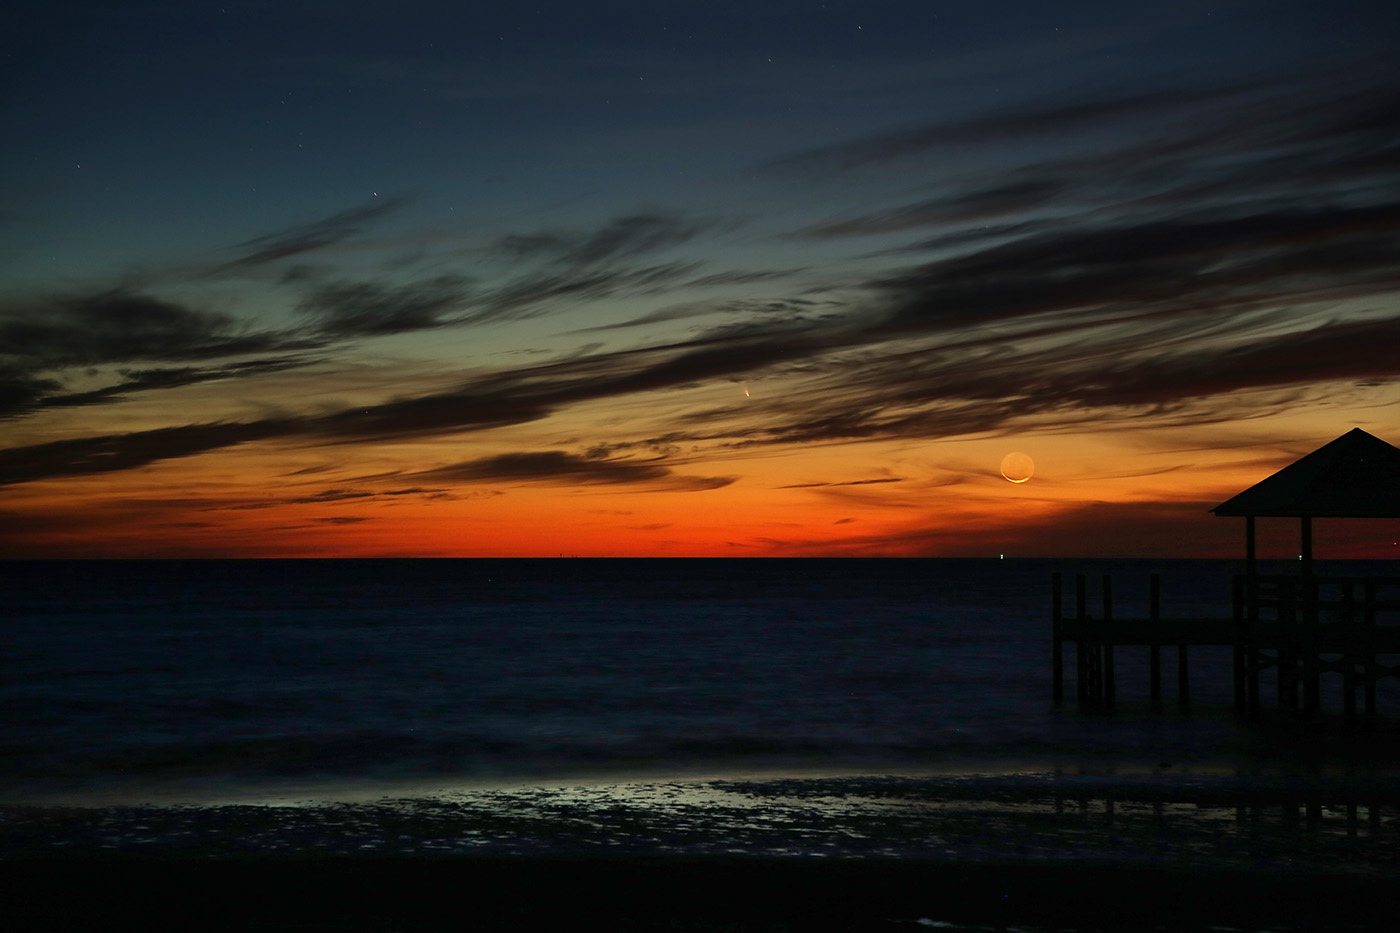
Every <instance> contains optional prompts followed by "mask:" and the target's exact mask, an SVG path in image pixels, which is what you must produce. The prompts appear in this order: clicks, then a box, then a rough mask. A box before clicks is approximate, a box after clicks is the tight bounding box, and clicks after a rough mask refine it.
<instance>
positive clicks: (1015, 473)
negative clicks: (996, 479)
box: [1001, 450, 1035, 483]
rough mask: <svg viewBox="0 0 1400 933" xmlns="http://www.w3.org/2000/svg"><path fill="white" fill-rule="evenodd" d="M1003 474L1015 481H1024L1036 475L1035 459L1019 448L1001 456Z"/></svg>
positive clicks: (1009, 479)
mask: <svg viewBox="0 0 1400 933" xmlns="http://www.w3.org/2000/svg"><path fill="white" fill-rule="evenodd" d="M1001 475H1002V476H1004V477H1006V479H1007V480H1008V481H1010V482H1013V483H1024V482H1025V481H1026V480H1028V479H1030V478H1031V477H1032V476H1034V475H1035V461H1034V460H1032V459H1031V458H1030V457H1029V456H1027V455H1026V454H1023V453H1021V452H1020V451H1019V450H1016V451H1012V452H1011V453H1009V454H1007V455H1006V456H1005V457H1002V458H1001Z"/></svg>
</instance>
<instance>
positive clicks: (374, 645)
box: [0, 558, 1398, 805]
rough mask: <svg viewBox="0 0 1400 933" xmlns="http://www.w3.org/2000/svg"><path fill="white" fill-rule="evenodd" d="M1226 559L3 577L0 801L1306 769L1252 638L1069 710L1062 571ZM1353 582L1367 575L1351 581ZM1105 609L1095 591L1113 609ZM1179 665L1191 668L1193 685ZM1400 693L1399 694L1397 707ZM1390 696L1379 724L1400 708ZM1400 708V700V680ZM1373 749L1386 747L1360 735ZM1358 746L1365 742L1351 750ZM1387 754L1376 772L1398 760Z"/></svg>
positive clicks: (1224, 574) (1142, 569)
mask: <svg viewBox="0 0 1400 933" xmlns="http://www.w3.org/2000/svg"><path fill="white" fill-rule="evenodd" d="M1240 569H1241V567H1240V566H1239V565H1238V564H1236V563H1234V562H1228V561H1129V560H1119V561H1077V562H1076V561H1037V560H939V559H929V560H921V559H904V560H839V559H832V560H825V559H791V560H785V559H779V560H755V559H734V560H727V559H714V560H704V559H691V560H674V559H651V560H649V559H629V560H610V559H569V558H565V559H553V560H480V559H469V560H446V559H443V560H324V561H322V560H245V561H203V560H201V561H125V562H44V561H35V562H12V563H9V564H7V565H4V566H3V567H0V575H3V579H4V580H5V584H4V591H5V605H4V607H3V610H0V613H2V614H0V626H3V631H2V632H0V664H3V669H4V672H5V676H4V680H3V684H0V723H2V724H3V725H0V730H3V731H0V758H3V760H4V761H5V767H4V768H3V772H0V803H37V802H50V803H64V804H79V805H81V804H85V803H101V802H153V803H161V802H192V803H212V802H236V801H242V800H256V799H266V798H281V799H287V798H289V797H295V796H297V795H299V794H309V795H316V796H319V797H321V798H326V799H339V798H345V799H349V798H352V797H363V796H365V795H373V794H377V793H399V792H403V791H405V789H432V788H439V787H441V788H452V787H467V786H475V787H483V786H503V785H510V784H522V783H526V784H528V783H535V784H538V783H546V784H549V783H554V784H557V783H560V782H569V781H583V780H597V779H619V780H620V779H642V778H668V777H702V776H703V777H716V778H725V777H738V776H752V775H758V774H772V775H798V774H806V775H815V776H821V775H832V774H851V773H869V774H884V773H911V772H940V773H968V772H979V771H981V772H1004V771H1027V770H1031V771H1054V770H1056V769H1061V770H1063V769H1065V768H1074V767H1081V766H1086V765H1101V766H1116V767H1121V768H1125V769H1128V768H1143V767H1148V768H1150V767H1153V766H1155V765H1157V764H1159V763H1162V762H1169V763H1173V764H1174V766H1176V767H1178V768H1179V767H1183V766H1185V767H1191V766H1195V767H1198V768H1202V769H1205V768H1211V769H1216V770H1219V769H1242V768H1255V769H1258V768H1270V767H1277V768H1285V769H1286V768H1289V767H1295V766H1303V763H1304V762H1306V760H1308V759H1309V758H1310V757H1314V758H1315V757H1316V754H1315V750H1316V745H1317V743H1316V741H1302V740H1298V738H1297V736H1295V735H1292V734H1291V733H1289V732H1287V730H1279V729H1275V728H1271V727H1270V726H1268V725H1267V724H1265V725H1260V724H1257V723H1248V722H1244V721H1242V720H1240V719H1239V717H1237V716H1236V715H1235V713H1234V710H1233V707H1232V706H1231V693H1230V679H1229V663H1230V659H1229V656H1228V650H1227V649H1209V648H1197V649H1194V650H1193V656H1192V681H1193V683H1192V696H1191V700H1192V703H1191V706H1190V707H1189V708H1186V709H1182V708H1179V707H1178V706H1177V704H1175V702H1173V695H1172V693H1171V692H1170V690H1169V691H1168V696H1167V700H1168V702H1167V703H1165V704H1164V705H1163V706H1162V708H1160V709H1154V708H1152V706H1151V705H1150V704H1149V703H1148V697H1147V677H1146V674H1145V665H1146V649H1136V650H1135V649H1130V648H1129V649H1120V651H1119V660H1118V680H1119V684H1120V696H1119V703H1118V704H1117V707H1116V708H1115V709H1114V710H1113V711H1112V712H1104V711H1101V710H1084V709H1080V708H1079V707H1078V705H1077V704H1076V703H1075V702H1074V699H1073V697H1074V691H1073V680H1072V676H1073V674H1072V670H1071V671H1070V672H1069V677H1070V686H1069V692H1068V696H1069V697H1070V699H1069V701H1068V702H1067V703H1065V704H1063V705H1060V706H1057V705H1055V704H1054V703H1052V702H1051V671H1050V638H1049V635H1050V577H1051V574H1052V573H1054V572H1060V573H1063V574H1066V575H1069V576H1072V575H1073V574H1075V573H1084V574H1086V575H1088V577H1089V579H1090V592H1091V594H1095V595H1097V592H1098V580H1099V579H1100V578H1101V577H1102V576H1104V575H1111V576H1112V577H1113V579H1114V582H1115V602H1116V606H1115V612H1116V613H1117V614H1118V615H1119V616H1128V615H1145V614H1146V611H1147V610H1146V605H1145V603H1146V599H1147V586H1148V577H1149V575H1150V574H1151V573H1154V572H1155V573H1160V574H1161V576H1162V580H1163V614H1164V615H1167V616H1175V617H1203V618H1208V617H1212V616H1223V615H1227V614H1228V612H1229V594H1230V578H1231V575H1232V574H1233V573H1236V572H1239V571H1240ZM1349 569H1350V570H1352V571H1353V572H1354V571H1356V570H1358V569H1360V570H1366V569H1367V568H1366V567H1357V566H1354V565H1353V566H1351V567H1350V568H1349ZM1093 609H1094V605H1093V600H1091V611H1092V610H1093ZM1171 664H1172V658H1171V656H1170V655H1169V658H1168V662H1167V665H1168V666H1167V674H1166V680H1167V681H1168V683H1169V684H1170V685H1173V686H1174V679H1173V678H1174V674H1173V671H1172V668H1171ZM1394 683H1395V679H1393V678H1392V679H1391V680H1390V681H1389V682H1383V688H1385V689H1389V688H1391V687H1392V685H1393V684H1394ZM1385 689H1383V695H1382V703H1381V709H1382V711H1383V712H1385V711H1387V710H1388V711H1390V712H1392V713H1393V712H1396V711H1397V709H1398V707H1397V704H1396V703H1395V702H1393V697H1390V698H1387V696H1386V694H1385ZM1391 692H1393V690H1391ZM1342 744H1344V745H1347V748H1349V749H1351V751H1346V750H1345V749H1344V750H1342V751H1341V752H1339V750H1338V749H1336V748H1331V747H1329V748H1327V749H1326V754H1327V755H1333V756H1335V755H1336V754H1339V753H1344V754H1352V753H1353V752H1354V755H1353V757H1354V758H1357V759H1362V760H1364V759H1366V758H1367V757H1368V754H1370V753H1371V752H1374V751H1375V746H1374V743H1373V742H1371V741H1369V740H1363V741H1359V742H1352V743H1342ZM1353 746H1354V747H1353ZM1370 757H1374V755H1373V754H1372V755H1371V756H1370Z"/></svg>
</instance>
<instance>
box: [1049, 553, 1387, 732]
mask: <svg viewBox="0 0 1400 933" xmlns="http://www.w3.org/2000/svg"><path fill="white" fill-rule="evenodd" d="M1051 590H1052V609H1051V620H1052V621H1051V628H1052V637H1051V642H1052V661H1051V669H1052V678H1053V688H1052V689H1053V694H1054V699H1055V701H1056V702H1060V701H1062V700H1063V699H1064V691H1065V675H1064V668H1065V657H1064V647H1065V645H1066V644H1067V643H1070V644H1073V645H1074V648H1075V664H1074V671H1075V690H1076V693H1077V697H1078V699H1079V701H1080V702H1081V703H1084V704H1090V705H1101V706H1105V707H1112V706H1113V705H1114V703H1115V702H1116V698H1117V669H1116V664H1115V657H1114V653H1115V649H1117V648H1118V647H1120V646H1125V645H1146V646H1147V647H1148V652H1149V655H1148V679H1149V694H1150V696H1151V700H1152V702H1153V703H1154V704H1158V703H1160V702H1161V700H1162V649H1163V648H1172V647H1174V648H1176V673H1177V678H1176V679H1177V698H1178V700H1179V701H1180V702H1181V703H1183V704H1185V703H1189V702H1190V697H1191V677H1190V663H1189V662H1190V655H1189V650H1188V649H1190V648H1192V647H1197V646H1206V645H1213V646H1225V647H1230V648H1231V649H1232V655H1233V664H1232V668H1231V669H1232V679H1233V687H1234V698H1235V705H1236V707H1237V708H1239V709H1240V710H1242V711H1248V712H1249V713H1250V714H1252V715H1257V714H1258V713H1259V710H1260V708H1261V701H1260V696H1261V682H1260V681H1261V674H1263V673H1264V672H1266V671H1269V670H1273V671H1274V672H1275V675H1276V678H1277V688H1278V705H1279V708H1280V709H1282V710H1284V711H1286V712H1287V713H1289V714H1290V715H1292V716H1294V717H1298V718H1307V717H1310V716H1312V715H1314V714H1316V713H1317V712H1318V711H1319V709H1320V707H1321V685H1322V676H1323V675H1324V674H1328V673H1335V674H1337V675H1339V677H1340V679H1341V685H1342V702H1343V709H1344V712H1345V713H1346V716H1347V718H1348V720H1349V721H1355V720H1356V718H1357V700H1358V695H1360V698H1361V701H1362V703H1363V704H1364V710H1365V713H1366V715H1367V718H1368V720H1370V719H1371V718H1372V717H1374V716H1375V714H1376V712H1377V710H1376V684H1377V682H1378V681H1380V680H1381V679H1383V678H1385V677H1400V577H1388V576H1387V577H1381V576H1314V575H1307V576H1293V575H1287V574H1269V575H1263V574H1253V575H1250V574H1239V575H1236V576H1235V577H1234V578H1233V581H1232V593H1231V612H1230V615H1229V617H1217V618H1204V619H1200V618H1189V619H1183V618H1166V617H1163V616H1162V614H1161V592H1162V590H1161V578H1160V575H1158V574H1153V575H1152V576H1151V577H1150V580H1149V598H1148V615H1147V617H1145V618H1143V617H1136V618H1131V617H1119V616H1117V615H1115V610H1114V601H1113V579H1112V578H1111V577H1107V576H1105V577H1104V578H1103V579H1102V581H1101V595H1100V598H1099V601H1098V608H1099V614H1098V615H1097V616H1095V615H1092V614H1091V613H1090V611H1089V599H1088V581H1087V580H1086V578H1085V576H1084V575H1083V574H1079V575H1077V576H1076V577H1075V581H1074V592H1073V606H1072V610H1067V609H1066V607H1065V597H1066V593H1065V588H1064V580H1063V578H1062V577H1061V575H1060V574H1055V575H1053V577H1052V579H1051Z"/></svg>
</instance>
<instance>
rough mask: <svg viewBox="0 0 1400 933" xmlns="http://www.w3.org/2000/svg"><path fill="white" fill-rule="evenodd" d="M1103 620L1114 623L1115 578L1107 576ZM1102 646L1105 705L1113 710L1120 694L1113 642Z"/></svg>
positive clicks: (1108, 640) (1107, 642) (1104, 640)
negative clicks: (1114, 663)
mask: <svg viewBox="0 0 1400 933" xmlns="http://www.w3.org/2000/svg"><path fill="white" fill-rule="evenodd" d="M1103 620H1104V623H1105V624H1107V623H1110V622H1112V621H1113V578H1112V577H1110V576H1107V575H1105V576H1104V578H1103ZM1101 644H1102V650H1103V704H1104V706H1106V707H1109V708H1112V707H1113V704H1114V701H1115V700H1116V699H1117V692H1118V684H1117V678H1116V677H1115V671H1114V668H1113V641H1112V639H1111V638H1104V639H1103V640H1102V642H1101Z"/></svg>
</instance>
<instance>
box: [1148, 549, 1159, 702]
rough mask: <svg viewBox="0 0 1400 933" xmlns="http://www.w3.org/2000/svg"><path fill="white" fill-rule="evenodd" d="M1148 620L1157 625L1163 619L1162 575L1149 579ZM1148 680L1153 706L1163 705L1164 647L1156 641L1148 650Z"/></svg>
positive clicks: (1155, 574)
mask: <svg viewBox="0 0 1400 933" xmlns="http://www.w3.org/2000/svg"><path fill="white" fill-rule="evenodd" d="M1147 603H1148V610H1147V611H1148V620H1149V621H1150V622H1152V623H1153V625H1154V627H1155V626H1156V623H1157V622H1158V621H1160V620H1161V618H1162V575H1161V574H1159V573H1154V574H1152V576H1150V577H1149V578H1148V599H1147ZM1148 666H1149V670H1148V679H1149V682H1150V686H1151V693H1152V705H1153V706H1160V705H1161V703H1162V646H1161V644H1159V643H1158V642H1156V641H1154V642H1153V643H1152V645H1151V647H1149V648H1148Z"/></svg>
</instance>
